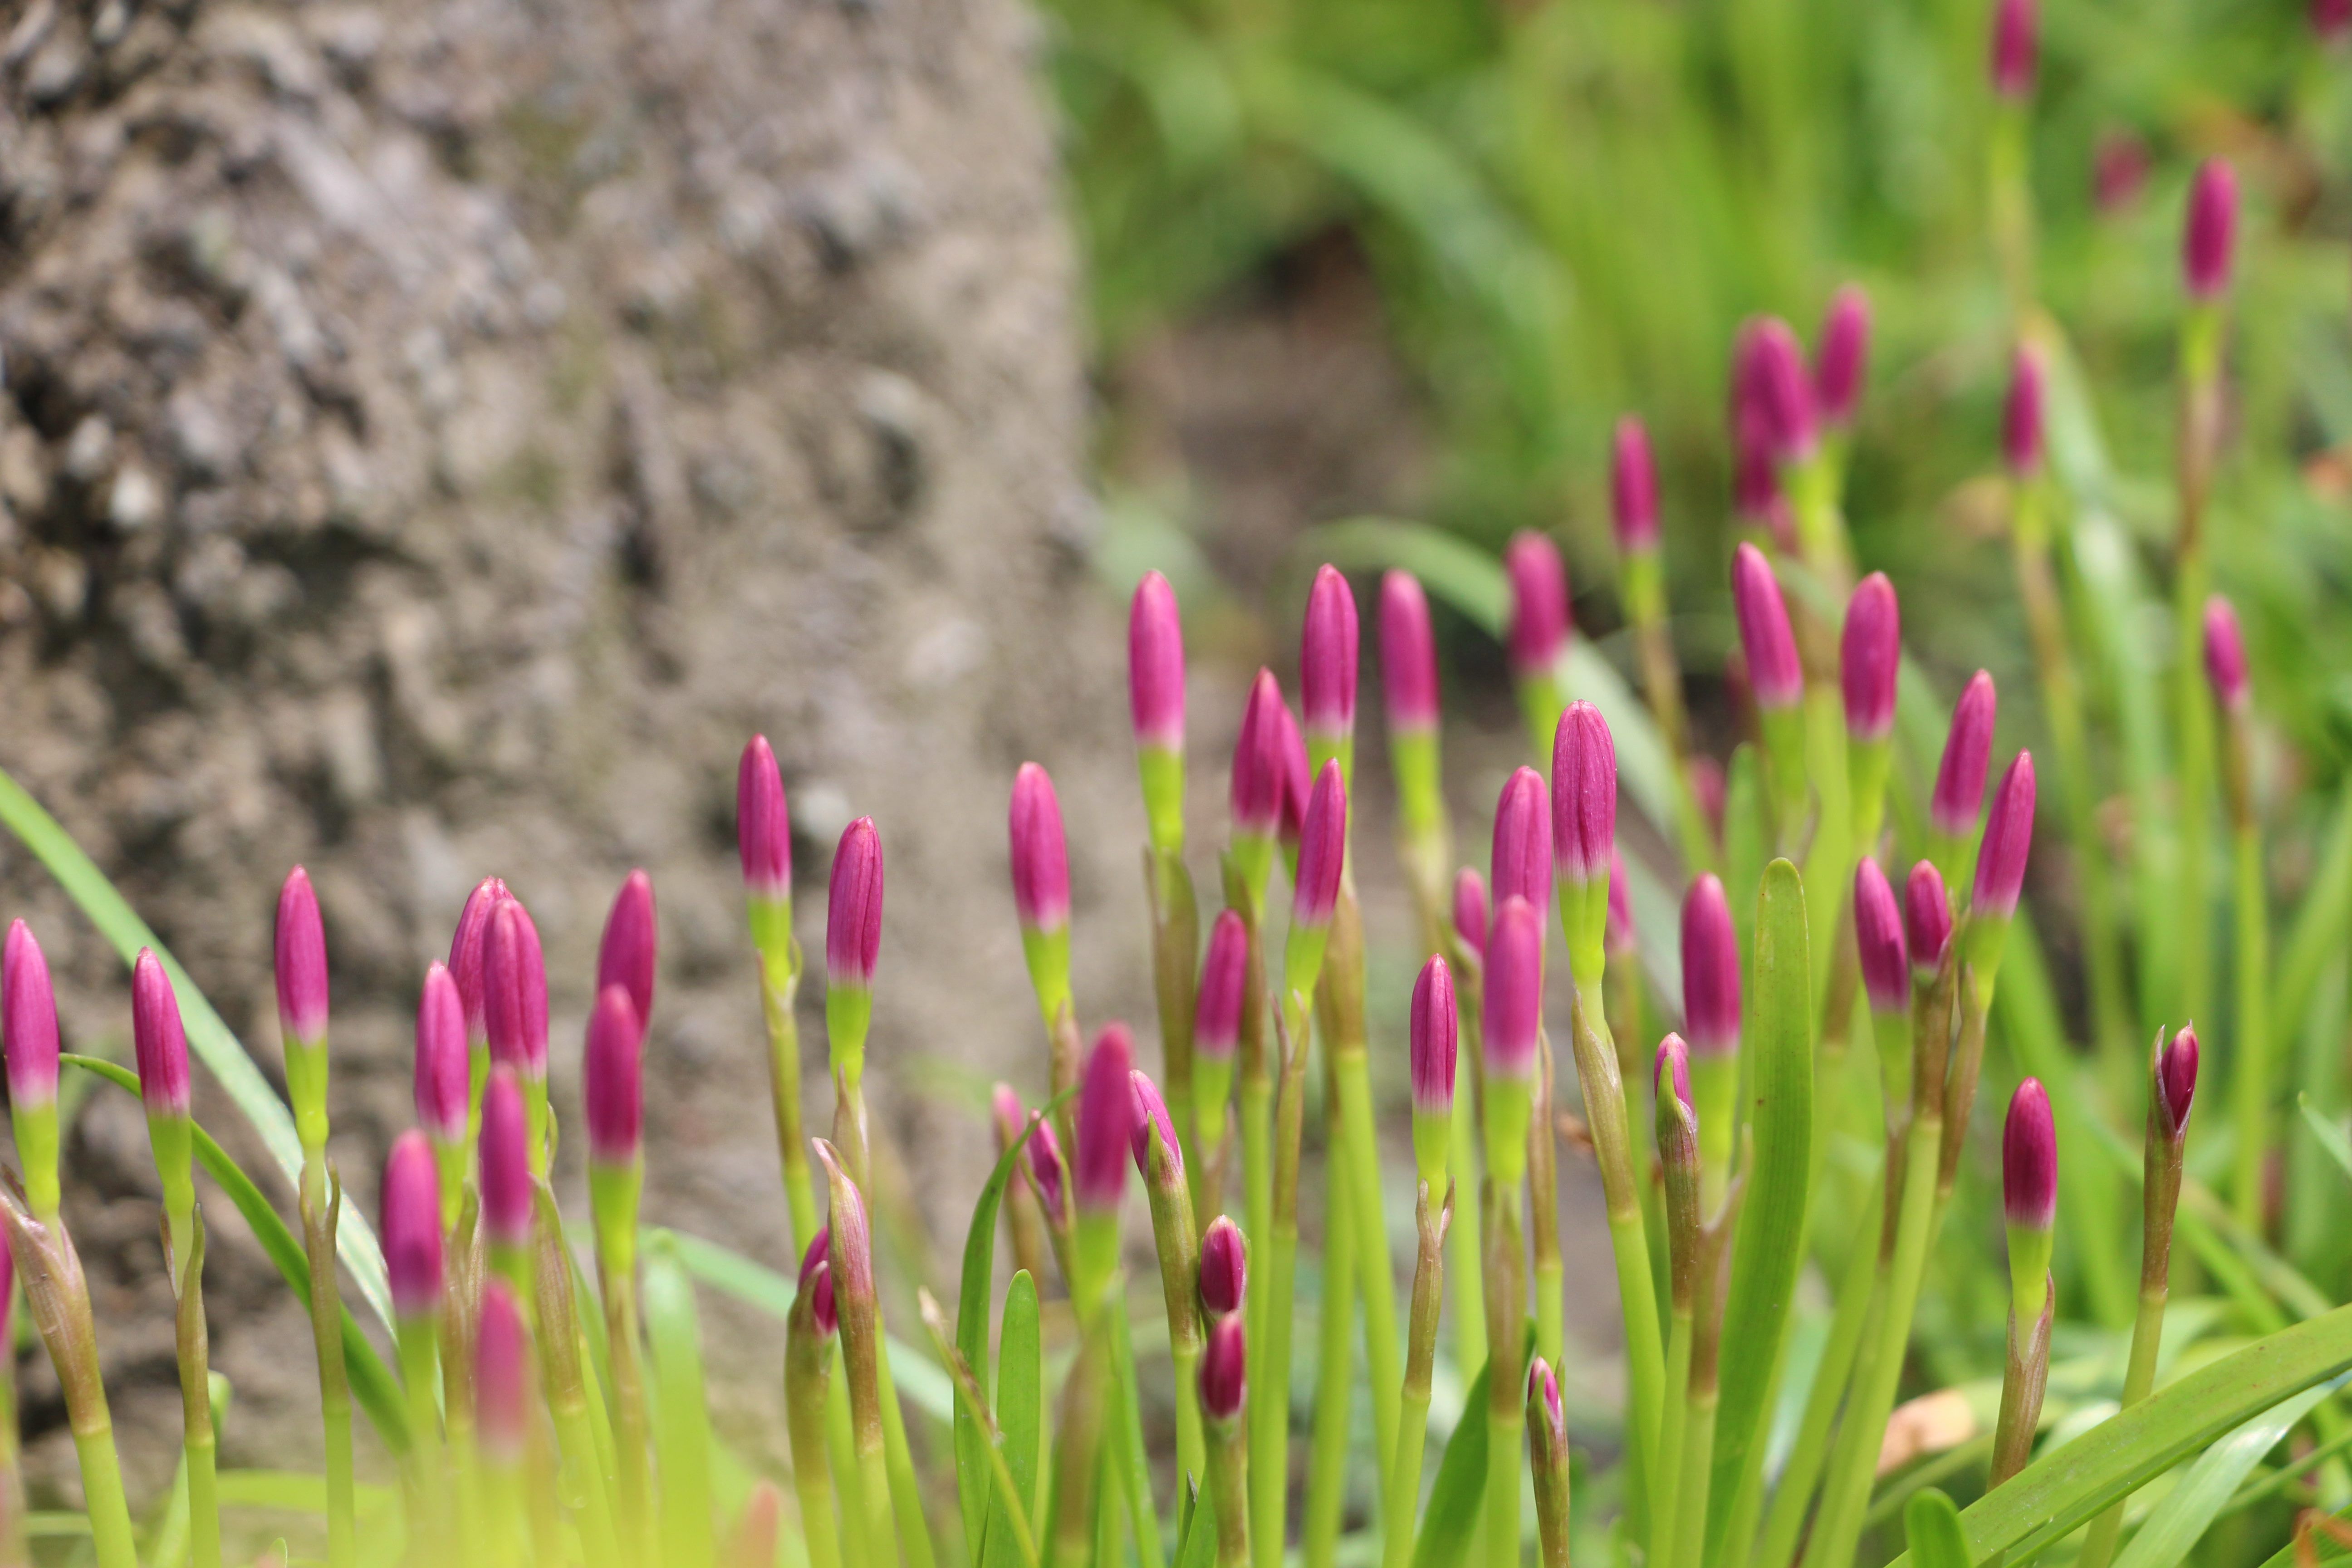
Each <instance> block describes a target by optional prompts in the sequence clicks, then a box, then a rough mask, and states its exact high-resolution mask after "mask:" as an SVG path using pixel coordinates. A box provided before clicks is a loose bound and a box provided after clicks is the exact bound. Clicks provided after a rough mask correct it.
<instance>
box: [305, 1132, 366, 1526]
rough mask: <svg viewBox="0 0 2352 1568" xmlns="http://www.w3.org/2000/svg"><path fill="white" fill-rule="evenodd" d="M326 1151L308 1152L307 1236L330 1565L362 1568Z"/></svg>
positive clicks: (334, 1199)
mask: <svg viewBox="0 0 2352 1568" xmlns="http://www.w3.org/2000/svg"><path fill="white" fill-rule="evenodd" d="M330 1184H331V1183H330V1177H329V1174H328V1171H327V1164H326V1151H325V1150H323V1149H311V1150H306V1151H305V1152H304V1155H303V1160H302V1185H301V1198H302V1232H303V1242H304V1249H305V1250H306V1251H307V1252H308V1253H309V1255H310V1333H311V1338H312V1340H313V1341H314V1342H315V1344H316V1346H317V1350H318V1361H319V1408H320V1417H321V1419H322V1422H323V1424H324V1426H325V1430H326V1450H327V1562H328V1564H329V1568H357V1564H358V1563H359V1532H358V1522H357V1496H356V1478H355V1475H354V1465H353V1462H352V1385H351V1381H350V1378H349V1376H348V1374H347V1373H345V1371H344V1368H343V1314H342V1300H341V1288H340V1282H339V1281H338V1279H336V1274H335V1268H336V1263H335V1213H336V1210H337V1209H338V1208H339V1207H340V1206H341V1202H342V1194H341V1187H340V1185H339V1184H337V1185H336V1186H335V1190H334V1192H333V1194H332V1196H330V1194H329V1187H330Z"/></svg>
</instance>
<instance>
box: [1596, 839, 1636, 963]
mask: <svg viewBox="0 0 2352 1568" xmlns="http://www.w3.org/2000/svg"><path fill="white" fill-rule="evenodd" d="M1602 942H1603V947H1602V951H1603V952H1606V953H1607V954H1608V955H1609V956H1610V957H1612V958H1622V957H1623V956H1624V955H1625V954H1627V953H1629V952H1633V944H1634V931H1633V884H1632V883H1630V882H1628V881H1627V880H1626V879H1625V857H1623V856H1622V855H1620V854H1619V853H1617V851H1616V849H1615V848H1614V847H1612V848H1611V850H1610V851H1609V930H1608V934H1607V935H1606V936H1604V937H1603V938H1602Z"/></svg>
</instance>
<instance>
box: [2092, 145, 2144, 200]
mask: <svg viewBox="0 0 2352 1568" xmlns="http://www.w3.org/2000/svg"><path fill="white" fill-rule="evenodd" d="M2147 171H2148V155H2147V142H2143V141H2141V140H2140V139H2139V136H2138V134H2137V132H2131V131H2126V130H2119V129H2109V130H2106V131H2103V132H2100V133H2099V141H2098V145H2097V147H2096V148H2095V150H2094V151H2093V153H2092V154H2091V199H2092V201H2093V202H2094V204H2095V205H2097V207H2098V209H2099V216H2102V217H2112V216H2115V215H2116V214H2117V213H2119V212H2122V211H2123V210H2124V209H2125V208H2126V207H2128V206H2130V205H2132V204H2133V203H2135V202H2137V201H2138V200H2139V194H2140V192H2141V191H2142V190H2144V189H2146V188H2147Z"/></svg>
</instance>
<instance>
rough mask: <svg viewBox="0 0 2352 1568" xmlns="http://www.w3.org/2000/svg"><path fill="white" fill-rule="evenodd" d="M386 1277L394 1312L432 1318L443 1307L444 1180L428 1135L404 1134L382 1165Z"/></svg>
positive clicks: (410, 1316)
mask: <svg viewBox="0 0 2352 1568" xmlns="http://www.w3.org/2000/svg"><path fill="white" fill-rule="evenodd" d="M381 1218H382V1221H383V1271H384V1278H385V1279H386V1280H387V1281H389V1282H390V1284H391V1286H392V1308H393V1310H394V1312H395V1313H397V1314H398V1315H399V1316H401V1317H403V1318H406V1319H411V1320H414V1319H417V1318H425V1317H430V1316H431V1315H432V1314H433V1311H434V1310H435V1309H436V1307H438V1306H439V1305H440V1302H441V1262H442V1260H441V1175H440V1172H439V1171H438V1170H437V1169H436V1167H435V1165H434V1163H433V1148H432V1145H430V1144H429V1143H427V1142H425V1134H424V1133H422V1132H417V1131H407V1132H404V1133H402V1134H401V1135H400V1136H399V1137H398V1138H396V1139H394V1141H393V1145H392V1153H391V1155H390V1157H388V1158H387V1159H386V1160H385V1161H384V1163H383V1215H381Z"/></svg>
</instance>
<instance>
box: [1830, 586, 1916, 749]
mask: <svg viewBox="0 0 2352 1568" xmlns="http://www.w3.org/2000/svg"><path fill="white" fill-rule="evenodd" d="M1902 667H1903V611H1902V607H1901V606H1900V605H1898V604H1897V603H1896V602H1895V584H1892V583H1890V582H1888V581H1887V580H1886V574H1885V573H1884V572H1873V573H1872V574H1870V575H1869V576H1867V577H1864V579H1863V580H1862V581H1861V582H1860V583H1859V584H1855V586H1854V590H1853V597H1852V598H1850V599H1848V600H1847V601H1846V605H1845V629H1844V630H1843V632H1842V633H1841V634H1840V635H1839V637H1838V684H1839V686H1840V687H1841V688H1842V689H1843V692H1844V694H1845V732H1846V735H1847V737H1848V738H1849V739H1852V740H1854V741H1884V740H1885V739H1886V737H1887V735H1888V734H1889V733H1890V732H1892V731H1893V730H1894V728H1895V676H1896V674H1897V673H1898V672H1899V671H1900V670H1901V668H1902Z"/></svg>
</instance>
